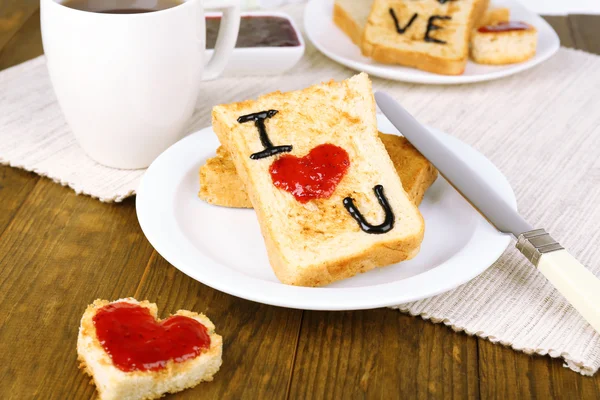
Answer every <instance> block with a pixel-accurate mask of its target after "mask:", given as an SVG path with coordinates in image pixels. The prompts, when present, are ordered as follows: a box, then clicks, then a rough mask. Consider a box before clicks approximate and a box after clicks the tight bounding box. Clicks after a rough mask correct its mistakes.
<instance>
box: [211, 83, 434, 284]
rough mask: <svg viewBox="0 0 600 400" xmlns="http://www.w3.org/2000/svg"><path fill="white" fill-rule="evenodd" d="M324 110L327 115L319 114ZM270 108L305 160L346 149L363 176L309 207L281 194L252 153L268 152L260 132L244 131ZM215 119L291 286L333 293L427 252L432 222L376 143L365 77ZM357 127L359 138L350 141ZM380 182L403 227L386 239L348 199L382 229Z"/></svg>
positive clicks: (237, 106) (281, 138)
mask: <svg viewBox="0 0 600 400" xmlns="http://www.w3.org/2000/svg"><path fill="white" fill-rule="evenodd" d="M319 104H320V105H321V106H320V107H321V109H322V112H319V113H318V115H315V114H314V109H315V107H317V106H318V105H319ZM325 105H326V106H325ZM271 108H277V109H278V110H280V112H279V113H278V114H277V115H278V116H279V118H272V119H271V120H269V124H268V128H269V135H270V137H271V140H272V141H273V143H276V144H277V143H279V144H284V143H286V144H287V143H288V142H290V143H293V146H294V150H293V151H294V152H296V154H298V155H300V154H306V153H307V152H308V150H309V149H311V148H313V147H314V146H315V145H317V144H318V143H323V142H330V143H333V144H338V145H341V146H343V147H344V146H345V147H344V148H345V150H346V151H348V152H349V155H350V165H351V168H353V171H356V172H354V173H353V172H351V171H349V172H348V174H346V176H345V177H344V178H343V179H342V181H341V182H340V184H338V186H337V189H336V192H334V194H333V195H332V196H331V197H330V198H328V199H318V200H312V201H311V202H309V203H307V204H306V205H302V204H300V203H298V202H297V201H296V200H295V199H293V197H292V196H291V195H290V194H289V193H287V192H285V191H283V190H280V189H276V188H275V187H274V186H273V184H272V182H271V178H270V176H269V172H268V168H269V165H270V163H271V162H272V160H269V159H263V160H262V161H261V160H259V161H256V160H250V158H249V156H248V153H251V152H253V151H257V150H260V149H261V148H262V147H261V144H260V140H259V138H258V135H257V133H256V131H255V127H254V126H253V125H250V124H240V123H238V122H237V117H239V116H241V115H244V114H247V113H249V112H257V111H261V110H263V109H271ZM212 117H213V129H214V131H215V133H216V134H217V136H218V137H219V140H220V142H221V144H222V145H223V146H224V147H226V148H227V149H228V150H229V152H230V153H231V156H232V159H233V162H234V164H235V167H236V171H237V173H238V175H239V177H240V179H241V180H242V182H244V184H245V187H246V188H247V190H248V194H249V197H250V201H251V203H252V205H253V206H254V209H255V211H256V213H257V217H258V221H259V224H260V228H261V232H262V235H263V238H264V240H265V245H266V247H267V253H268V255H269V261H270V264H271V266H272V268H273V271H274V272H275V274H276V276H277V277H278V278H279V280H281V281H282V282H283V283H286V284H290V285H298V286H321V285H326V284H328V283H331V282H334V281H337V280H340V279H344V278H348V277H351V276H354V275H355V274H357V273H358V272H365V271H368V270H370V269H373V268H376V267H380V266H384V265H388V264H393V263H396V262H399V261H403V260H406V259H409V258H410V257H413V256H414V255H415V254H416V252H417V251H418V248H419V247H420V244H421V242H422V240H423V235H424V227H425V225H424V221H423V217H422V216H421V214H420V213H419V211H418V209H417V207H416V206H415V205H414V204H413V203H411V201H410V200H409V198H408V196H407V194H406V192H405V191H404V189H403V188H402V185H401V182H400V179H399V178H398V175H397V174H396V173H395V170H394V166H393V164H392V162H391V160H390V158H389V156H388V155H387V152H386V151H385V147H384V146H383V143H382V142H381V140H380V139H379V138H378V136H377V130H376V129H375V126H376V118H375V101H374V97H373V93H372V91H371V82H370V81H369V79H368V77H367V75H366V74H364V73H363V74H360V75H357V76H355V77H353V78H351V79H348V80H346V81H343V82H333V81H331V82H329V83H327V84H322V85H315V86H311V87H309V88H307V89H304V90H301V91H297V92H290V93H285V94H283V93H280V92H275V93H271V94H269V95H265V96H262V97H260V98H259V99H258V100H255V101H253V100H249V101H244V102H240V103H234V104H229V105H222V106H215V107H214V108H213V112H212ZM319 126H320V127H322V129H324V130H325V131H321V130H320V129H318V128H317V127H319ZM349 128H351V129H353V130H354V131H355V133H356V134H355V135H349V134H347V132H348V129H349ZM313 132H314V133H313ZM324 132H327V133H324ZM366 145H368V146H369V150H368V151H369V153H368V154H364V153H361V155H360V156H359V153H358V149H359V148H361V149H363V151H366V150H364V146H366ZM292 154H293V153H292ZM363 154H364V155H363ZM366 157H368V160H370V161H369V162H366V161H365V160H366ZM357 160H362V161H360V162H357ZM352 166H354V167H352ZM375 166H376V167H375ZM358 171H364V172H362V173H358ZM367 171H368V173H367ZM374 180H377V182H379V184H383V185H384V186H385V190H386V197H387V198H388V200H389V201H390V204H391V205H392V208H393V209H394V214H395V217H396V223H395V225H394V228H393V229H392V230H391V231H389V232H387V233H386V234H384V235H371V234H368V233H365V232H363V231H361V230H360V228H359V227H358V224H357V223H356V221H354V220H353V219H352V217H350V215H349V214H348V212H347V211H346V210H345V209H344V206H343V205H342V200H343V198H344V197H347V196H348V195H349V194H351V196H352V197H353V198H354V199H355V200H356V201H357V204H358V205H359V206H360V207H361V209H362V211H363V214H364V215H365V217H366V218H367V219H368V220H371V221H379V220H382V219H383V210H382V209H381V206H379V204H378V203H377V202H376V199H375V197H374V196H373V192H372V187H373V186H372V182H373V181H374ZM360 185H362V186H363V187H364V188H363V187H359V186H360ZM367 186H369V189H368V190H367V189H366V187H367ZM344 246H345V247H344ZM325 248H327V249H329V250H328V251H325Z"/></svg>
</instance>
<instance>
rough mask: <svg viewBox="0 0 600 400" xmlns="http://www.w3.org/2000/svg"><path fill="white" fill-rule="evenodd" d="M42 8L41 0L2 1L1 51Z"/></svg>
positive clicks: (0, 5) (0, 21)
mask: <svg viewBox="0 0 600 400" xmlns="http://www.w3.org/2000/svg"><path fill="white" fill-rule="evenodd" d="M39 8H40V0H2V2H0V51H1V49H2V48H3V47H4V45H5V44H6V43H8V41H9V40H10V39H11V38H12V37H13V36H14V34H15V33H17V32H18V31H19V29H21V27H22V26H23V24H24V23H25V22H26V21H27V20H28V19H29V17H31V15H33V14H34V13H35V12H36V11H37V10H39Z"/></svg>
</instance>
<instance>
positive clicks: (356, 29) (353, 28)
mask: <svg viewBox="0 0 600 400" xmlns="http://www.w3.org/2000/svg"><path fill="white" fill-rule="evenodd" d="M333 23H334V24H336V25H337V27H338V28H340V29H341V30H342V31H343V32H344V33H345V34H346V36H348V37H349V38H350V39H351V40H352V42H354V44H356V45H357V46H360V41H361V39H362V34H363V28H362V27H361V26H359V25H358V23H357V22H356V21H355V20H354V18H352V16H351V15H350V14H348V13H347V12H346V10H344V8H343V7H342V6H341V5H339V4H338V3H334V5H333Z"/></svg>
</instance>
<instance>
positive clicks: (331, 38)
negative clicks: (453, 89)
mask: <svg viewBox="0 0 600 400" xmlns="http://www.w3.org/2000/svg"><path fill="white" fill-rule="evenodd" d="M491 6H492V7H507V8H509V9H510V14H511V17H510V18H511V20H513V21H523V22H527V23H529V24H531V25H533V26H535V27H536V28H537V30H538V45H537V52H536V54H535V56H534V57H533V58H532V59H530V60H527V61H525V62H522V63H518V64H511V65H499V66H495V65H482V64H477V63H474V62H472V61H469V62H468V63H467V67H466V69H465V72H464V73H463V74H462V75H457V76H450V75H438V74H433V73H431V72H425V71H419V70H418V69H414V68H408V67H401V66H395V65H386V64H380V63H378V62H376V61H373V60H371V59H370V58H367V57H364V56H363V55H362V54H361V52H360V49H359V48H358V46H356V45H355V44H354V43H352V41H351V40H350V38H348V36H346V35H345V34H344V33H343V32H342V31H341V30H340V29H339V28H338V27H337V26H336V25H335V24H334V23H333V16H332V15H333V0H310V1H309V3H308V4H307V5H306V9H305V12H304V30H305V32H306V35H307V36H308V39H309V40H310V41H311V42H312V43H313V44H314V45H315V47H316V48H317V49H319V51H320V52H321V53H323V54H325V55H326V56H327V57H329V58H331V59H332V60H334V61H336V62H338V63H340V64H342V65H345V66H346V67H349V68H352V69H355V70H357V71H364V72H366V73H368V74H370V75H373V76H379V77H381V78H387V79H393V80H397V81H403V82H414V83H427V84H444V85H448V84H459V83H472V82H481V81H488V80H492V79H498V78H502V77H504V76H508V75H513V74H516V73H517V72H521V71H525V70H527V69H529V68H532V67H534V66H536V65H537V64H539V63H541V62H543V61H545V60H547V59H548V58H550V57H551V56H552V55H553V54H554V53H556V52H557V51H558V49H559V48H560V40H559V38H558V35H557V34H556V32H555V31H554V29H552V27H551V26H550V25H549V24H548V23H547V22H546V21H544V19H543V18H541V17H540V16H539V15H537V14H535V13H533V12H531V11H529V10H527V9H526V8H524V7H523V6H522V5H520V4H519V3H518V2H517V1H515V0H494V1H492V2H491Z"/></svg>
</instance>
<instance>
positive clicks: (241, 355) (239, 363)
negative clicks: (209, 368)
mask: <svg viewBox="0 0 600 400" xmlns="http://www.w3.org/2000/svg"><path fill="white" fill-rule="evenodd" d="M137 297H138V299H149V300H151V301H153V302H156V303H157V304H158V308H159V315H162V316H163V317H166V316H168V315H169V314H171V313H174V312H176V311H177V310H179V309H186V310H193V311H196V312H202V313H204V314H206V315H207V316H208V317H209V318H210V319H211V320H212V321H213V323H214V324H215V326H216V327H217V333H219V334H220V335H222V336H223V366H222V367H221V369H220V371H219V372H218V373H217V374H216V375H215V379H214V381H213V382H210V383H203V384H201V385H199V386H197V387H196V388H194V389H191V390H186V391H184V392H181V393H179V394H177V395H174V396H172V397H171V398H173V399H175V398H177V399H266V398H269V399H284V398H285V397H286V394H287V386H288V382H289V380H290V376H291V373H292V368H293V363H294V354H295V349H296V341H297V338H298V334H299V331H300V323H301V319H302V311H299V310H292V309H286V308H279V307H271V306H266V305H263V304H258V303H254V302H251V301H247V300H243V299H239V298H237V297H233V296H230V295H227V294H225V293H222V292H219V291H217V290H214V289H211V288H209V287H208V286H205V285H203V284H201V283H199V282H197V281H195V280H193V279H191V278H189V277H187V276H186V275H184V274H183V273H182V272H179V271H178V270H177V269H175V268H173V267H172V266H171V265H170V264H169V263H168V262H166V261H165V260H164V259H163V258H162V257H160V256H158V255H157V256H156V257H154V258H153V261H152V262H151V263H150V265H149V267H148V271H147V274H146V276H145V278H144V282H143V283H142V285H141V287H140V289H139V290H138V293H137Z"/></svg>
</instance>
